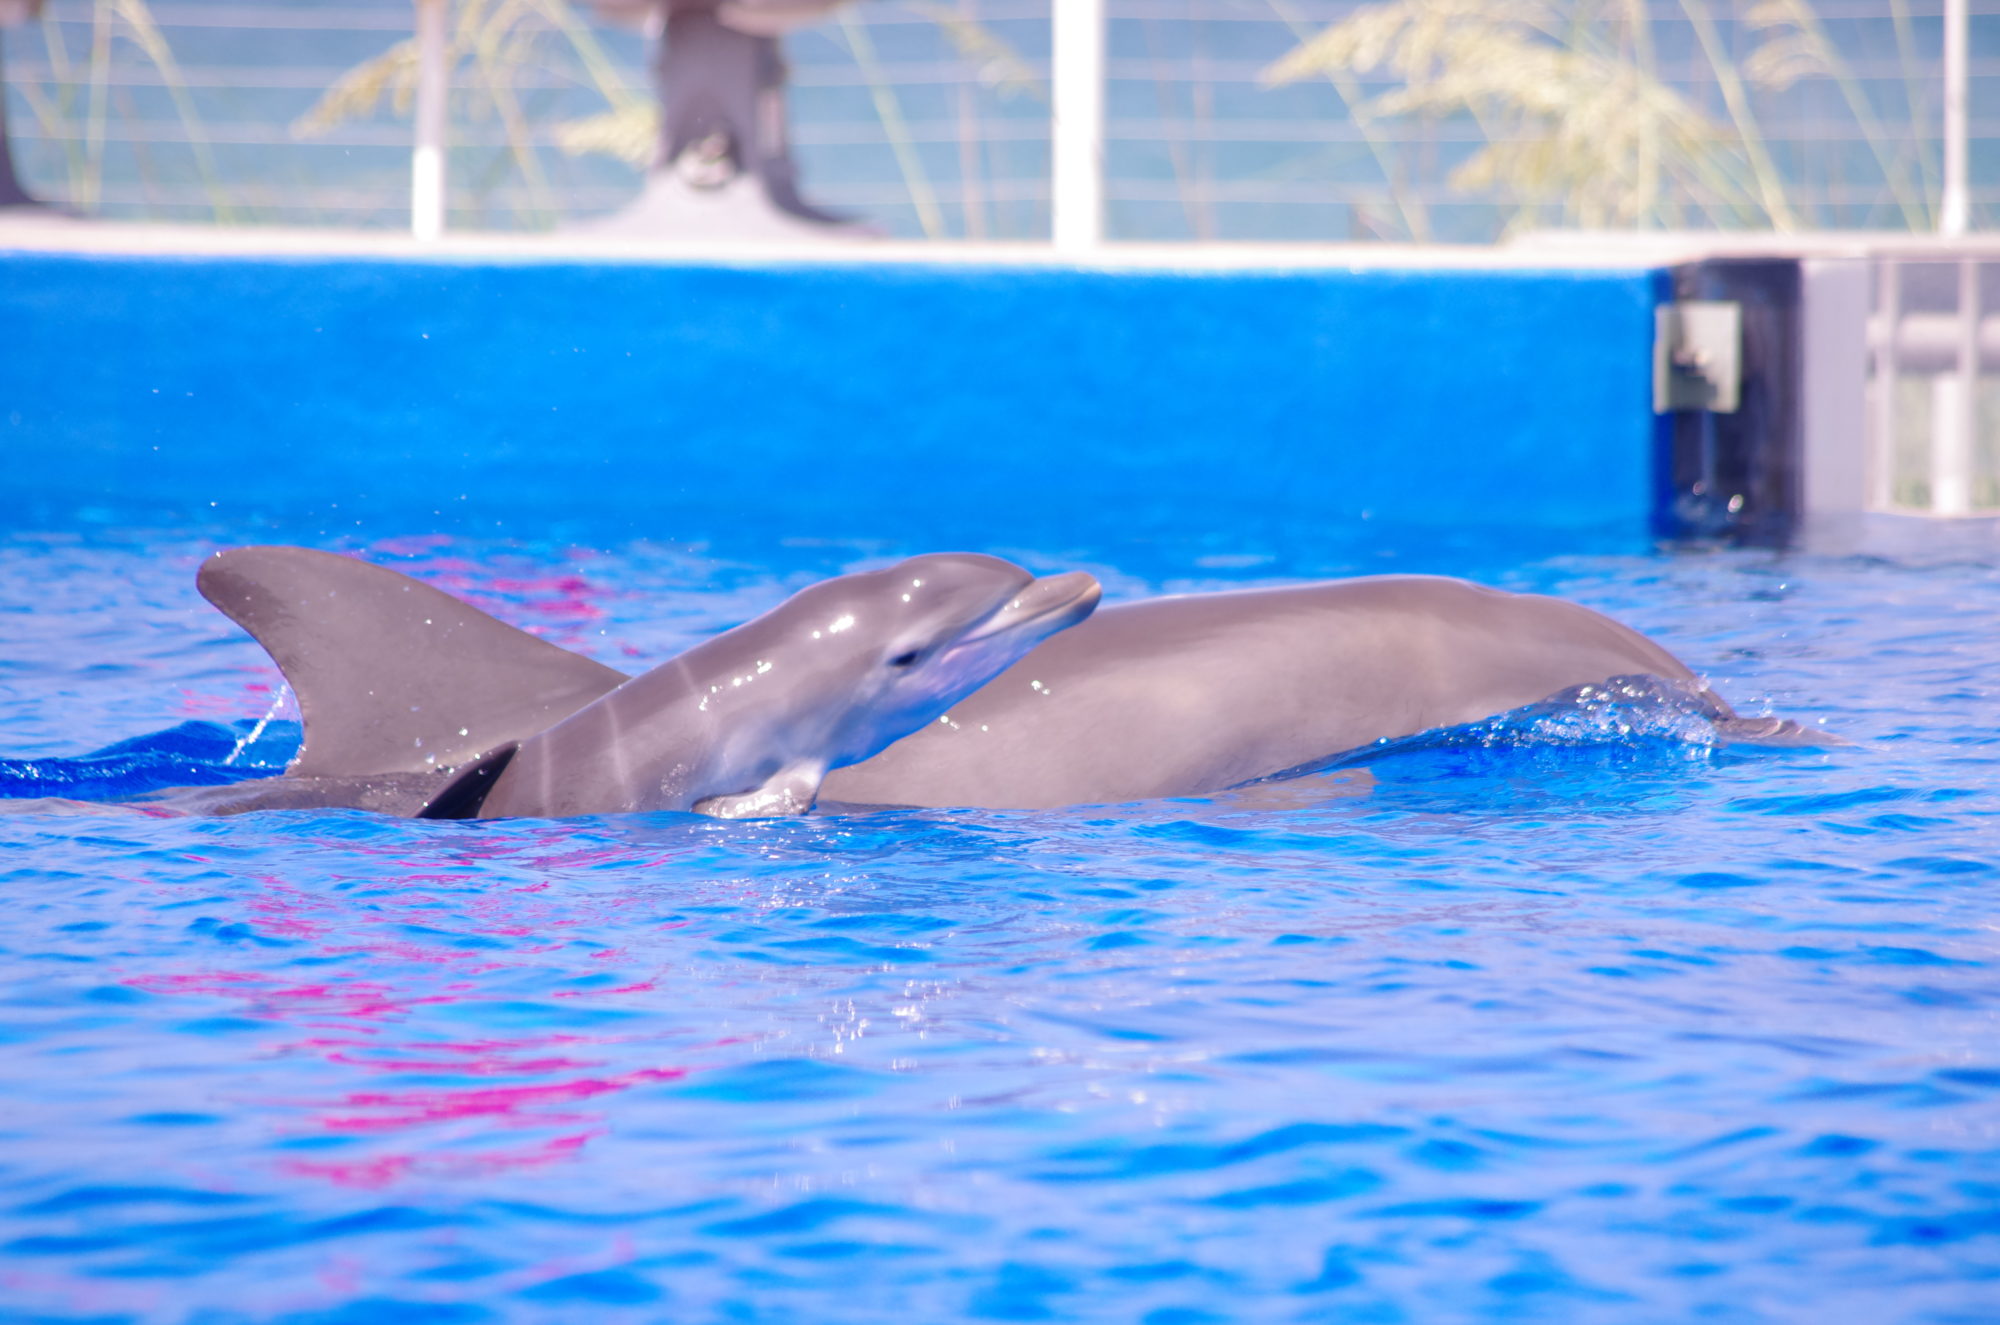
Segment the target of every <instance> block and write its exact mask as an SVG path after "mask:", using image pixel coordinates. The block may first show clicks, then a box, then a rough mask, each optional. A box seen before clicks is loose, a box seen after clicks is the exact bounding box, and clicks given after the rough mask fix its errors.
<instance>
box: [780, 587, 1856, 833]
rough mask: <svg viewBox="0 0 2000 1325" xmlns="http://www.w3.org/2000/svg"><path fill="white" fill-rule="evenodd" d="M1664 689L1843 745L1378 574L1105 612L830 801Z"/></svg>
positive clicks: (1622, 640) (835, 781) (990, 798)
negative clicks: (1617, 690) (1584, 695)
mask: <svg viewBox="0 0 2000 1325" xmlns="http://www.w3.org/2000/svg"><path fill="white" fill-rule="evenodd" d="M1655 679H1656V680H1655ZM1658 682H1665V683H1666V687H1665V688H1666V689H1667V690H1668V691H1670V692H1671V693H1672V694H1673V695H1674V696H1675V697H1676V698H1678V699H1680V700H1681V701H1683V702H1686V703H1688V704H1689V705H1690V706H1691V708H1692V709H1693V710H1694V711H1695V712H1696V713H1698V714H1699V715H1700V716H1702V717H1704V718H1706V719H1707V720H1708V721H1710V722H1711V723H1713V724H1714V726H1715V729H1716V734H1717V737H1718V739H1719V740H1722V741H1724V742H1734V743H1741V744H1758V745H1812V744H1834V743H1837V738H1833V737H1828V736H1825V735H1823V734H1821V733H1816V732H1812V731H1809V730H1807V729H1805V728H1802V727H1800V726H1799V725H1798V724H1796V723H1793V722H1789V721H1786V720H1783V719H1778V718H1741V717H1738V716H1737V714H1736V712H1735V710H1734V709H1732V708H1731V707H1730V706H1729V704H1728V703H1727V702H1726V701H1725V700H1724V699H1723V698H1722V697H1721V696H1720V695H1718V694H1716V693H1715V692H1714V691H1712V690H1710V689H1709V688H1708V687H1707V686H1706V685H1704V684H1703V683H1702V681H1701V680H1700V678H1698V677H1697V676H1695V674H1694V673H1693V672H1692V671H1690V670H1689V669H1688V668H1687V666H1686V665H1685V664H1683V663H1682V662H1681V661H1680V660H1679V659H1678V658H1675V657H1674V656H1673V655H1672V654H1670V653H1668V652H1667V651H1666V650H1665V649H1663V648H1661V647H1660V646H1659V645H1657V644H1655V643H1653V642H1652V641H1651V640H1649V639H1647V638H1646V637H1645V636H1643V635H1641V634H1639V633H1638V632H1637V631H1635V630H1632V629H1629V628H1628V627H1626V626H1623V625H1620V624H1619V623H1618V622H1616V621H1613V620H1612V619H1611V618H1609V617H1607V616H1604V615H1603V614H1601V613H1598V612H1594V611H1592V610H1590V609H1589V608H1587V607H1582V606H1579V605H1578V604H1576V603H1570V602H1565V601H1563V600H1562V599H1558V598H1548V597H1543V596H1541V595H1539V594H1517V593H1509V592H1506V591H1504V590H1500V589H1490V588H1486V587H1483V586H1481V585H1477V584H1471V583H1468V582H1466V581H1464V580H1454V579H1445V578H1439V577H1434V576H1424V575H1384V576H1374V577H1368V578H1362V579H1353V580H1339V581H1333V582H1329V583H1323V584H1309V585H1302V586H1299V587H1296V588H1282V589H1252V590H1239V591H1236V592H1229V593H1212V594H1195V595H1188V596H1185V597H1173V598H1157V599H1152V600H1149V601H1145V602H1138V603H1127V604H1119V605H1114V606H1111V607H1105V608H1102V609H1100V610H1099V611H1098V612H1096V613H1095V614H1093V615H1092V616H1091V618H1090V619H1089V620H1088V621H1085V622H1083V623H1081V624H1080V625H1077V626H1075V627H1073V628H1072V629H1070V630H1067V631H1064V632H1063V633H1062V634H1060V635H1056V636H1054V637H1052V638H1050V639H1048V640H1046V641H1045V642H1043V643H1042V644H1040V645H1039V646H1037V647H1036V649H1035V650H1034V652H1032V653H1030V654H1029V655H1028V656H1027V657H1025V658H1023V659H1022V660H1021V661H1020V662H1018V663H1016V664H1015V665H1014V666H1013V667H1012V668H1010V669H1009V670H1008V671H1007V672H1006V673H1004V674H1003V675H1002V676H1001V677H1000V678H999V679H997V680H995V681H994V682H992V683H991V684H990V685H987V686H986V687H985V688H983V689H981V690H979V691H977V692H976V693H974V694H972V695H970V696H969V697H967V698H966V699H964V700H961V701H960V702H959V703H957V704H955V705H953V706H952V707H951V709H950V711H949V712H948V713H947V714H946V715H945V716H944V718H943V719H942V720H941V721H938V722H934V723H931V724H930V725H928V726H926V727H924V728H922V729H921V730H919V731H917V732H914V733H913V734H911V735H909V736H906V737H904V738H903V739H902V740H900V741H898V742H896V743H895V744H894V745H892V746H890V747H889V748H888V749H886V750H884V751H883V752H882V753H881V754H879V755H876V756H875V757H874V758H873V759H870V760H866V761H864V762H861V763H858V764H855V765H854V766H852V767H849V768H843V769H838V770H835V771H834V773H832V774H831V775H830V776H829V777H828V778H827V779H826V781H825V782H824V783H823V784H822V786H821V788H820V795H821V797H822V799H824V800H826V801H831V802H841V803H849V804H872V805H917V806H946V805H952V806H984V807H988V808H994V809H1042V808H1048V807H1053V806H1061V805H1079V804H1109V803H1119V802H1125V801H1135V800H1146V799H1150V798H1153V797H1159V796H1188V795H1198V794H1201V793H1204V792H1212V791H1220V790H1223V789H1225V788H1229V787H1239V786H1242V785H1244V784H1245V783H1249V782H1255V781H1259V780H1262V779H1266V778H1273V777H1281V776H1284V775H1286V774H1292V773H1303V772H1308V771H1311V770H1313V769H1315V768H1324V767H1326V766H1328V765H1329V764H1331V763H1333V762H1336V761H1337V760H1338V759H1339V758H1340V757H1341V756H1343V755H1348V754H1351V753H1353V752H1356V751H1360V750H1363V749H1365V748H1366V747H1368V746H1371V745H1374V744H1375V743H1377V742H1379V741H1384V740H1393V739H1397V738H1400V737H1405V736H1414V735H1416V734H1418V733H1420V732H1425V731H1430V730H1433V729H1436V728H1441V727H1453V726H1457V725H1459V724H1462V723H1468V722H1476V721H1478V720H1480V719H1482V718H1489V717H1494V716H1496V715H1498V714H1501V713H1505V712H1508V711H1509V710H1512V709H1517V708H1521V707H1524V706H1526V705H1530V704H1536V703H1540V702H1543V701H1549V700H1555V701H1561V700H1563V699H1567V698H1574V697H1576V695H1577V694H1578V693H1579V692H1580V691H1582V690H1583V689H1585V688H1586V687H1598V686H1606V685H1610V686H1618V687H1623V688H1630V687H1633V686H1635V685H1636V686H1638V687H1640V688H1648V689H1657V688H1658V685H1657V683H1658Z"/></svg>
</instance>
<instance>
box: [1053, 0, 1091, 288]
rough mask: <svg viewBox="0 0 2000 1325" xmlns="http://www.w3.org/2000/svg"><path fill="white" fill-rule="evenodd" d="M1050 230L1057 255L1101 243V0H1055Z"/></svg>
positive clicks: (1084, 250)
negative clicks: (1052, 189)
mask: <svg viewBox="0 0 2000 1325" xmlns="http://www.w3.org/2000/svg"><path fill="white" fill-rule="evenodd" d="M1050 8H1051V9H1052V10H1053V11H1054V31H1053V33H1052V34H1051V35H1052V37H1053V40H1054V56H1055V59H1054V64H1055V70H1054V78H1053V79H1052V82H1053V83H1054V89H1053V91H1054V102H1055V108H1054V120H1055V123H1054V129H1053V133H1052V135H1051V142H1050V148H1051V155H1052V157H1053V161H1052V163H1051V164H1052V166H1053V169H1052V171H1051V174H1052V175H1053V185H1054V191H1053V195H1052V197H1051V198H1050V211H1051V213H1052V215H1051V217H1050V230H1051V233H1052V235H1053V237H1054V239H1055V246H1056V251H1057V252H1059V253H1073V254H1087V253H1089V252H1090V251H1091V250H1093V249H1095V248H1096V247H1097V246H1098V245H1099V244H1101V243H1103V242H1104V0H1054V3H1053V4H1052V5H1051V6H1050Z"/></svg>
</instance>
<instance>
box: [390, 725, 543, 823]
mask: <svg viewBox="0 0 2000 1325" xmlns="http://www.w3.org/2000/svg"><path fill="white" fill-rule="evenodd" d="M520 748H521V743H520V742H519V741H509V742H507V743H506V744H505V745H502V746H499V747H497V748H495V749H492V750H489V751H487V752H486V753H485V754H483V755H481V756H479V758H477V759H475V760H473V761H472V762H471V763H470V764H467V765H466V766H465V767H464V768H462V769H460V770H459V772H458V776H456V777H454V778H453V779H452V780H451V781H450V782H448V783H446V784H445V787H444V790H443V791H440V792H439V793H438V794H437V795H435V796H433V797H431V798H430V799H429V800H428V801H425V802H424V807H423V808H422V809H420V810H418V811H417V812H416V813H415V814H413V815H411V816H410V817H411V818H412V819H477V818H478V817H479V809H480V807H481V806H482V805H484V804H485V803H486V797H487V794H488V793H490V792H491V791H492V790H493V784H494V783H496V782H498V781H499V780H500V775H501V774H502V773H504V772H506V771H507V765H508V764H510V763H512V762H513V759H514V755H515V754H516V752H518V751H519V750H520Z"/></svg>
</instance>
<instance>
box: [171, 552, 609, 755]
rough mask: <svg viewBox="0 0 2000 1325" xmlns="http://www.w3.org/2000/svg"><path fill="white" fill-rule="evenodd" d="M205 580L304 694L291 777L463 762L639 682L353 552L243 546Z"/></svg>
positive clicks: (215, 562) (210, 567)
mask: <svg viewBox="0 0 2000 1325" xmlns="http://www.w3.org/2000/svg"><path fill="white" fill-rule="evenodd" d="M195 583H196V587H197V588H198V589H200V591H201V596H202V597H204V598H206V599H208V601H209V602H211V603H213V604H215V605H216V606H217V607H218V608H220V609H221V610H222V611H223V613H224V614H225V615H227V616H228V617H229V619H230V620H232V621H234V622H235V623H236V624H237V625H239V626H241V627H243V629H245V630H247V631H249V632H250V634H251V635H252V636H254V637H255V638H256V640H257V642H258V643H259V644H261V645H263V646H264V649H265V651H266V652H268V653H269V654H270V655H271V659H272V661H274V662H276V663H277V664H278V670H280V671H282V672H283V673H284V674H285V680H286V682H287V683H289V684H290V685H291V688H292V693H293V694H294V695H296V696H297V697H298V703H299V714H300V717H301V719H302V721H303V722H304V724H305V744H304V745H303V746H302V747H301V748H300V750H299V755H298V758H297V759H295V760H294V761H293V762H292V766H291V768H290V770H288V771H289V772H291V773H295V774H299V775H302V776H303V775H314V776H341V775H346V774H355V773H391V772H402V771H412V772H414V771H422V770H426V769H438V768H449V767H455V766H456V765H458V764H461V763H464V762H465V761H467V760H469V759H472V758H474V757H476V756H478V755H480V754H483V753H485V752H487V751H490V750H493V749H494V748H495V747H496V746H500V745H503V744H505V743H507V742H510V741H520V740H525V739H526V738H528V737H529V736H532V735H534V734H535V733H536V732H539V731H541V730H543V729H544V728H546V727H548V726H550V725H551V724H552V723H556V722H559V721H561V720H562V719H563V718H566V717H568V716H569V715H570V714H571V713H574V712H575V711H576V710H577V709H579V708H582V707H583V706H584V705H586V704H588V703H590V702H591V701H592V700H594V699H596V698H597V697H598V696H600V695H602V694H604V693H606V692H607V691H609V690H612V689H614V688H616V687H617V686H618V685H620V684H622V683H623V682H624V681H625V679H626V678H625V675H624V674H623V673H622V672H616V671H613V670H612V669H611V668H609V667H605V666H603V665H602V664H600V663H595V662H592V661H591V660H590V659H588V658H585V657H583V656H582V655H580V654H575V653H570V652H569V651H567V650H565V649H561V648H558V647H557V646H555V645H553V644H550V643H548V642H547V641H546V640H540V639H536V638H535V637H534V636H533V635H530V634H528V633H527V632H526V631H523V630H517V629H515V628H514V627H513V626H510V625H508V624H506V623H505V622H503V621H500V620H497V619H496V618H494V617H490V616H488V615H487V614H486V613H484V612H481V611H480V610H479V609H477V608H475V607H472V606H470V605H469V604H466V603H462V602H460V601H459V600H458V599H456V598H453V597H452V596H451V595H450V594H447V593H444V592H442V591H440V590H437V589H433V588H431V587H430V586H429V585H427V584H424V583H421V582H420V581H417V580H413V579H411V578H410V577H409V576H407V575H400V574H398V573H397V572H395V571H392V570H388V569H386V568H384V567H381V566H374V565H370V564H369V563H368V562H365V561H359V560H356V559H355V558H353V557H343V556H336V555H334V554H333V553H330V552H315V551H313V550H312V549H310V548H302V547H243V548H232V549H230V550H229V551H226V552H218V553H216V554H215V555H214V556H212V557H210V558H209V559H208V560H207V561H206V562H204V563H203V564H202V568H201V573H200V575H199V576H198V577H197V578H196V581H195Z"/></svg>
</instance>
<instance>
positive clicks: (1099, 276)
mask: <svg viewBox="0 0 2000 1325" xmlns="http://www.w3.org/2000/svg"><path fill="white" fill-rule="evenodd" d="M0 273H4V277H0V344H3V345H4V350H0V424H4V430H5V432H4V435H5V439H6V440H5V448H6V465H5V468H6V470H7V476H6V479H5V482H4V484H0V519H4V520H5V521H6V522H7V524H8V525H9V526H10V527H13V528H17V529H18V528H64V527H70V526H73V525H75V524H78V523H85V524H90V523H114V524H121V525H136V526H142V527H143V526H153V525H159V526H173V527H186V526H187V525H188V524H189V522H191V521H193V522H201V523H205V524H206V525H207V526H209V527H216V528H221V529H224V530H235V531H240V532H241V534H242V536H244V537H251V536H255V535H256V534H257V533H258V531H262V530H270V531H275V532H281V533H284V534H286V535H287V536H292V537H301V538H307V539H310V538H312V537H314V535H315V533H318V534H323V535H325V536H327V537H335V536H339V535H340V534H342V533H351V534H361V535H378V534H396V533H409V532H415V531H426V530H439V531H443V532H494V533H499V534H502V535H506V536H515V537H519V536H536V535H541V534H550V533H557V534H561V533H568V534H578V535H592V536H613V537H618V536H623V537H649V538H662V539H678V540H688V541H693V542H702V541H707V540H714V539H727V538H729V537H730V536H731V535H732V534H740V533H743V532H745V531H754V532H756V533H757V534H758V535H759V536H762V537H769V536H772V535H773V534H782V535H783V536H786V537H791V538H796V539H806V540H810V539H832V540H840V539H849V540H854V539H859V540H866V539H869V538H879V537H890V538H892V539H897V538H900V539H904V540H905V541H907V539H908V538H909V537H910V536H911V531H913V530H914V531H918V532H917V533H916V535H915V537H917V539H918V540H919V541H928V542H930V543H932V544H942V543H950V544H953V545H959V546H1007V545H1038V546H1044V547H1060V546H1063V545H1064V544H1065V543H1066V542H1076V543H1082V542H1094V543H1099V544H1102V543H1103V542H1105V541H1106V540H1107V537H1108V536H1110V535H1111V534H1112V533H1113V531H1119V530H1122V531H1125V532H1128V533H1131V534H1133V536H1138V537H1156V536H1169V535H1170V534H1171V533H1173V532H1175V531H1178V532H1181V533H1186V532H1187V531H1190V530H1210V531H1224V532H1225V533H1226V531H1230V530H1238V531H1240V530H1244V529H1248V528H1252V527H1257V526H1259V525H1269V524H1277V525H1283V526H1285V527H1288V528H1302V529H1307V530H1311V529H1314V528H1331V527H1348V526H1352V525H1354V524H1356V523H1357V522H1367V521H1376V522H1379V523H1380V524H1381V525H1383V526H1388V525H1420V526H1433V527H1439V528H1446V527H1451V526H1455V525H1481V526H1490V525H1508V526H1513V527H1517V528H1521V527H1533V528H1539V529H1544V530H1550V531H1575V532H1577V533H1579V534H1582V533H1584V532H1589V531H1595V532H1598V533H1602V532H1604V531H1613V532H1614V533H1627V534H1631V535H1633V536H1635V537H1643V536H1644V534H1645V532H1646V530H1647V529H1648V528H1649V526H1650V523H1651V520H1652V515H1653V511H1654V508H1655V506H1656V492H1655V486H1656V479H1655V470H1656V466H1655V452H1656V449H1657V446H1658V434H1657V429H1656V426H1655V422H1654V418H1653V415H1652V413H1651V405H1650V395H1649V392H1650V355H1651V343H1652V335H1653V322H1652V311H1653V307H1654V305H1655V304H1656V303H1658V302H1659V301H1660V300H1661V299H1662V298H1663V297H1664V291H1665V277H1664V274H1663V273H1661V272H1657V271H1650V270H1634V269H1614V270H1517V269H1505V268H1492V269H1472V270H1467V269H1443V270H1439V269H1428V270H1426V269H1376V270H1347V269H1294V270H1251V271H1245V270H1228V271H1212V270H1211V271H1172V270H1131V269H1110V270H1106V269H1088V268H1065V267H1060V266H1038V267H1014V266H1006V267H998V266H987V267H981V266H959V265H948V264H904V265H871V264H854V263H839V264H824V265H814V264H765V265H731V264H726V263H722V264H718V263H696V262H637V261H634V262H605V261H581V260H560V261H520V260H499V259H473V258H457V259H440V260H410V259H397V258H336V257H325V258H312V259H304V260H301V259H297V258H268V257H187V256H125V255H117V256H106V255H91V254H71V253H30V252H18V253H12V254H7V253H0Z"/></svg>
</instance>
